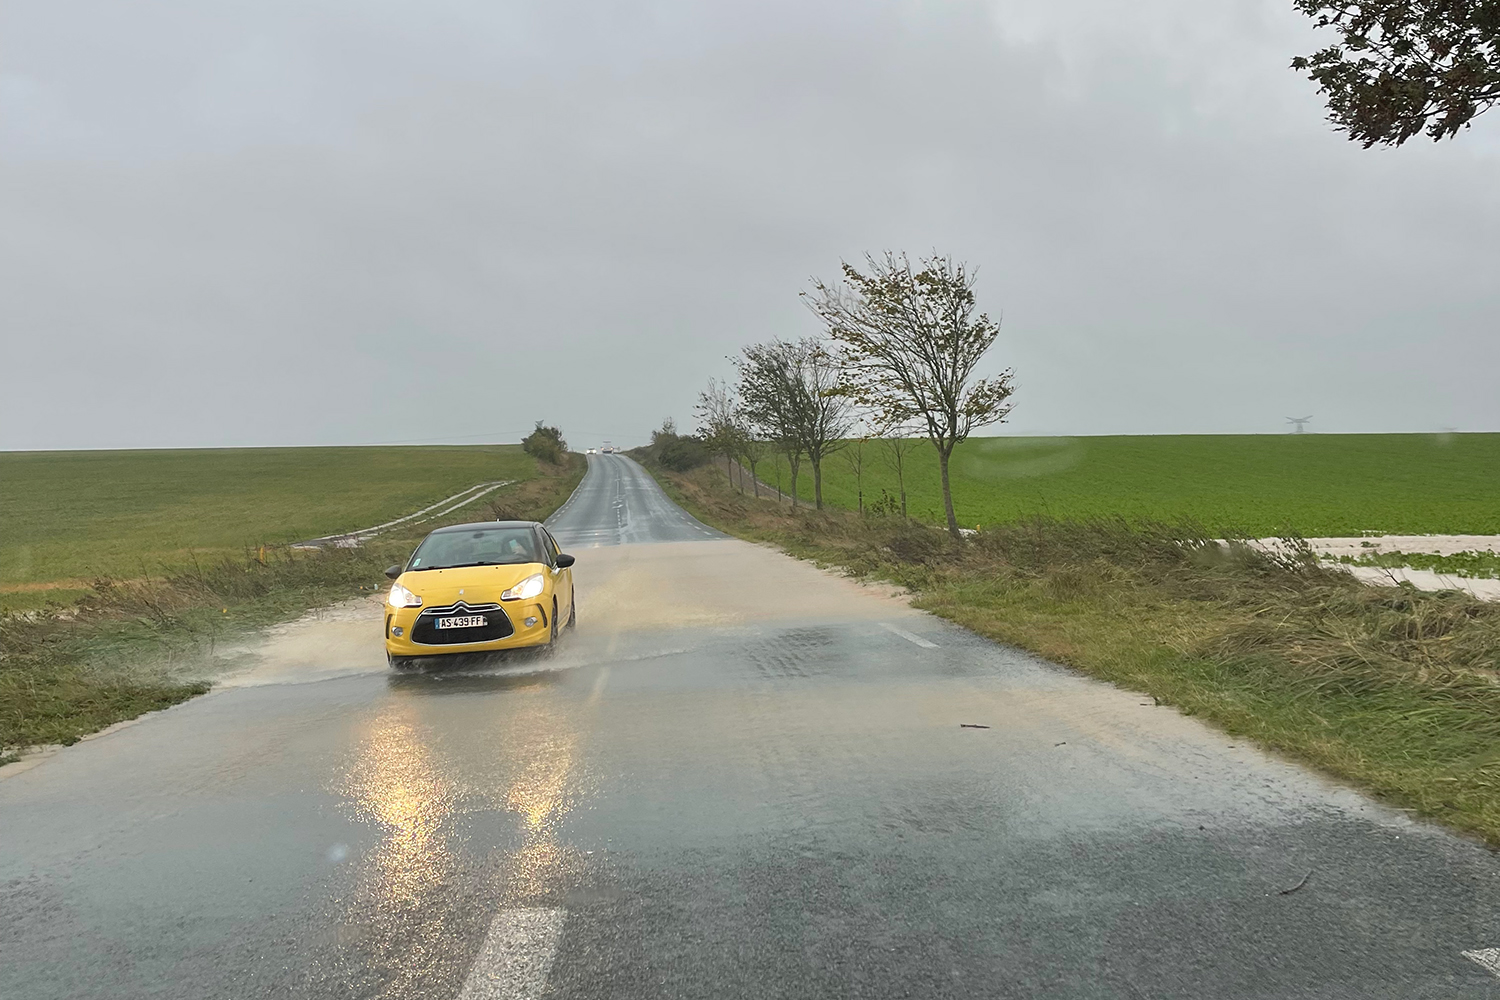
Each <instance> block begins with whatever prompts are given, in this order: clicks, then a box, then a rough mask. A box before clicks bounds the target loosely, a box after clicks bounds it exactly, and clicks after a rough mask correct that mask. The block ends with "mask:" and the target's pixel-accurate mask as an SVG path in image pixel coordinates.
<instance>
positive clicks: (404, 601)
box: [385, 583, 422, 608]
mask: <svg viewBox="0 0 1500 1000" xmlns="http://www.w3.org/2000/svg"><path fill="white" fill-rule="evenodd" d="M385 603H387V604H389V605H390V606H391V607H393V608H420V607H421V606H422V599H421V598H420V597H418V596H417V595H416V594H413V593H412V592H411V591H409V590H407V589H406V588H405V587H403V586H401V584H399V583H393V584H391V596H389V597H387V598H386V599H385Z"/></svg>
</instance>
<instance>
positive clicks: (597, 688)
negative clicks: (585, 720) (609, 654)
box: [584, 666, 609, 705]
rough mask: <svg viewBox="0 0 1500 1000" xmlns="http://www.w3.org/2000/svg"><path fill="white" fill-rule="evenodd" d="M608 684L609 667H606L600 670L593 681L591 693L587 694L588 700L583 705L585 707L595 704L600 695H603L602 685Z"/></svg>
mask: <svg viewBox="0 0 1500 1000" xmlns="http://www.w3.org/2000/svg"><path fill="white" fill-rule="evenodd" d="M608 683H609V667H607V666H606V667H604V668H603V669H601V670H600V671H599V676H598V678H597V679H596V680H595V681H594V688H593V690H592V691H590V692H589V699H588V701H587V702H585V703H584V704H586V705H593V704H594V703H595V702H597V701H598V700H599V696H600V695H602V694H604V685H606V684H608Z"/></svg>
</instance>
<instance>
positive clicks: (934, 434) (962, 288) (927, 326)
mask: <svg viewBox="0 0 1500 1000" xmlns="http://www.w3.org/2000/svg"><path fill="white" fill-rule="evenodd" d="M865 264H866V269H865V270H864V271H860V270H859V269H858V268H855V267H854V266H852V265H850V264H849V263H847V262H846V263H844V265H843V280H842V281H838V282H834V283H833V284H825V283H823V282H821V281H820V282H817V283H816V284H815V285H814V287H813V291H812V292H809V293H805V300H806V301H807V303H808V305H809V306H810V307H811V308H812V310H813V312H814V313H816V314H817V315H818V317H819V318H820V319H822V320H823V322H824V323H826V324H827V326H828V332H829V334H830V335H831V336H832V337H833V339H834V340H835V341H837V342H838V343H839V344H840V345H841V347H842V349H843V365H842V373H843V381H842V383H841V389H840V391H841V392H842V393H843V394H844V395H846V396H848V397H849V398H851V399H853V400H855V401H856V402H857V403H858V404H859V405H860V406H862V407H863V408H865V409H866V410H867V411H868V412H869V414H870V420H871V423H872V424H874V426H875V427H876V428H877V430H878V431H880V432H882V433H884V432H889V431H891V430H892V429H895V428H901V427H908V426H915V427H916V428H917V429H919V430H920V431H921V432H922V433H925V434H926V436H927V439H928V440H929V441H931V442H932V445H933V447H934V448H936V449H937V453H938V466H939V469H940V471H941V473H942V484H943V505H944V508H945V510H946V513H947V515H948V530H949V532H951V533H952V534H953V535H954V536H955V537H957V536H958V534H959V531H958V519H957V517H956V516H955V514H954V512H953V493H952V490H951V489H950V488H949V483H948V459H949V457H950V456H951V455H952V454H953V449H954V448H955V447H956V446H957V445H958V444H959V443H960V442H962V441H964V440H965V439H966V438H968V436H969V433H970V432H971V431H972V430H974V428H976V427H983V426H986V425H988V424H993V423H998V422H999V421H1002V420H1004V419H1005V417H1006V415H1007V414H1008V413H1010V410H1011V404H1010V403H1009V402H1008V400H1009V398H1010V395H1011V393H1012V392H1013V391H1014V386H1013V385H1012V379H1013V373H1012V372H1011V371H1010V370H1009V369H1007V370H1006V371H1004V372H1002V373H1001V374H999V375H997V376H995V377H993V378H975V377H974V370H975V368H976V367H977V366H978V364H979V361H980V359H981V358H983V357H984V355H985V353H986V352H987V351H988V350H989V349H990V347H991V346H992V345H993V344H994V343H995V338H996V337H997V336H999V333H1000V324H999V323H998V322H997V321H995V320H992V319H990V317H989V315H988V314H986V313H982V312H981V313H978V314H977V315H976V309H977V308H978V307H977V303H976V300H975V296H974V275H973V273H972V272H970V271H969V269H968V268H967V266H966V265H964V264H962V263H954V261H953V259H952V258H950V257H939V256H936V255H933V256H930V257H924V258H922V259H921V260H920V261H919V262H918V264H917V266H916V267H913V266H912V263H911V261H910V260H909V259H908V258H907V256H906V255H905V254H899V255H898V254H893V253H886V254H884V255H883V256H881V257H879V258H876V257H870V256H867V257H866V258H865Z"/></svg>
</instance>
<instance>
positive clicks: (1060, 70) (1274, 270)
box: [0, 0, 1500, 449]
mask: <svg viewBox="0 0 1500 1000" xmlns="http://www.w3.org/2000/svg"><path fill="white" fill-rule="evenodd" d="M1289 8H1290V0H1264V2H1263V0H1134V2H1131V3H1124V2H1120V0H1072V2H1070V0H992V2H988V3H979V2H973V3H969V2H962V0H951V2H927V3H922V2H889V0H859V2H852V0H851V2H836V0H796V2H790V0H753V2H750V0H715V2H713V3H705V2H702V0H676V2H673V0H668V2H657V3H650V2H630V0H623V2H619V0H616V2H610V0H531V2H508V0H483V2H480V0H464V2H459V0H422V2H420V3H417V2H410V0H408V2H404V3H403V2H396V0H255V2H250V0H237V2H213V0H142V2H138V3H130V4H121V3H119V2H118V0H76V2H70V3H66V4H60V3H56V2H54V0H8V2H7V3H5V4H4V5H3V6H0V213H3V218H0V324H3V325H0V337H3V341H4V343H3V350H4V353H3V355H0V356H3V358H4V373H5V385H4V391H3V393H0V449H14V448H80V447H81V448H88V447H152V446H160V447H175V446H188V445H192V446H199V445H205V446H208V445H251V444H254V445H293V444H345V443H349V444H356V443H409V442H427V441H451V442H456V443H465V442H472V441H493V440H517V439H518V438H519V436H520V433H521V432H523V431H524V430H525V428H527V427H529V426H530V425H531V423H532V422H533V421H534V420H536V419H546V420H547V421H549V422H556V423H559V424H560V425H561V426H562V427H563V429H564V431H565V432H566V433H567V436H568V438H569V439H570V441H571V442H572V443H573V444H574V445H575V446H583V445H588V444H596V443H598V441H599V440H601V439H603V438H612V439H613V440H615V441H616V442H618V443H634V442H638V441H640V440H641V439H642V438H644V437H645V436H646V435H647V434H648V432H649V430H650V429H651V428H652V427H653V426H656V425H657V424H659V423H660V422H661V420H662V418H663V417H666V416H673V417H675V418H676V419H677V421H678V422H679V424H682V425H690V424H691V411H692V403H693V400H694V398H695V396H696V393H697V391H698V389H699V388H701V386H702V384H703V383H704V381H705V380H706V379H708V378H709V377H711V376H718V377H722V376H724V375H726V374H728V373H729V370H730V369H729V366H728V363H727V362H726V361H725V356H726V355H728V354H732V353H734V352H736V351H737V350H738V349H739V347H740V346H741V345H743V344H745V343H748V342H751V341H755V340H764V339H769V338H772V337H777V336H782V337H794V336H803V335H808V334H813V333H816V332H817V326H816V324H815V322H814V321H813V319H812V317H811V316H810V314H808V313H807V311H806V310H805V309H804V308H803V307H802V305H801V303H800V302H799V300H798V298H797V293H798V291H799V290H801V289H803V288H805V287H807V284H808V282H809V279H810V278H811V277H812V276H814V275H823V276H831V275H833V274H834V273H835V272H836V270H837V267H838V263H839V259H840V258H841V257H846V258H856V257H858V256H859V255H861V254H863V253H864V252H866V251H879V250H882V249H885V248H895V249H907V250H910V251H912V252H914V253H916V252H921V251H925V250H929V249H932V248H937V249H940V250H941V251H943V252H946V253H951V254H953V255H955V256H958V257H961V258H964V259H966V260H968V261H969V262H970V263H972V264H975V265H978V267H979V269H980V285H979V294H980V301H981V304H982V305H983V306H984V307H985V308H987V309H988V310H990V311H991V312H992V313H1003V315H1004V328H1003V332H1002V335H1001V340H1000V342H999V343H998V344H997V346H996V348H995V350H994V352H993V365H991V367H992V368H996V369H998V368H1000V367H1004V366H1014V368H1015V369H1016V380H1017V382H1018V384H1019V386H1020V388H1019V391H1018V393H1017V396H1016V403H1017V406H1016V410H1015V412H1014V414H1013V417H1012V420H1011V422H1010V423H1009V424H1007V425H1005V426H1004V427H1002V428H1000V429H999V432H1001V433H1020V434H1032V433H1035V434H1099V433H1177V432H1269V433H1277V432H1281V431H1282V430H1284V429H1285V423H1284V420H1285V418H1286V417H1288V416H1302V415H1305V414H1309V413H1311V414H1313V415H1314V420H1313V423H1312V425H1311V429H1314V430H1321V431H1437V430H1441V429H1444V428H1456V429H1459V430H1500V392H1497V390H1496V373H1497V371H1500V280H1497V276H1500V112H1495V113H1493V114H1492V115H1491V117H1490V118H1489V119H1488V120H1486V119H1480V121H1479V124H1478V125H1477V126H1476V127H1475V128H1474V129H1472V130H1471V131H1469V132H1466V133H1464V134H1463V135H1461V136H1460V137H1459V138H1458V139H1457V140H1455V141H1451V142H1445V143H1443V144H1441V145H1435V144H1433V143H1431V142H1428V141H1426V140H1414V141H1413V142H1411V143H1409V144H1408V145H1407V146H1406V147H1404V148H1401V149H1399V150H1362V149H1360V148H1359V147H1358V146H1357V145H1355V144H1353V143H1350V142H1348V141H1347V140H1346V139H1344V138H1342V137H1341V136H1339V135H1337V134H1336V133H1334V132H1332V131H1331V130H1330V129H1329V128H1328V126H1327V125H1326V124H1325V122H1324V120H1323V108H1322V105H1321V103H1320V101H1319V99H1318V97H1317V95H1316V94H1315V93H1314V90H1313V87H1312V85H1311V84H1310V83H1308V82H1307V81H1306V80H1303V79H1301V78H1300V77H1299V76H1298V75H1297V74H1295V73H1293V72H1292V71H1290V70H1289V69H1287V62H1288V60H1289V59H1290V58H1291V56H1293V55H1295V54H1298V53H1303V52H1308V51H1310V50H1311V49H1312V48H1313V47H1315V46H1316V45H1317V44H1318V41H1319V39H1318V38H1317V36H1316V34H1315V33H1314V32H1313V31H1312V30H1311V29H1310V27H1309V25H1308V24H1307V23H1306V22H1305V20H1304V19H1302V18H1300V17H1299V16H1298V15H1296V14H1294V13H1293V12H1292V11H1291V10H1290V9H1289Z"/></svg>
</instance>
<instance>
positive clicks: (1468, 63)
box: [1292, 0, 1500, 149]
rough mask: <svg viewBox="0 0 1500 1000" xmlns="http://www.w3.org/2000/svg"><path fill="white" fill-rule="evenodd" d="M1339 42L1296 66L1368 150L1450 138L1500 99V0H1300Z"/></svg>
mask: <svg viewBox="0 0 1500 1000" xmlns="http://www.w3.org/2000/svg"><path fill="white" fill-rule="evenodd" d="M1293 3H1294V5H1295V6H1296V8H1297V10H1299V11H1301V12H1302V13H1304V14H1307V15H1308V16H1309V17H1311V18H1313V19H1314V21H1315V22H1316V23H1317V25H1318V27H1320V28H1332V29H1334V30H1335V31H1337V32H1338V33H1339V35H1340V36H1341V37H1340V40H1339V41H1338V42H1336V43H1334V44H1333V45H1329V46H1328V47H1326V48H1324V49H1321V50H1319V51H1318V52H1315V53H1313V54H1312V55H1310V56H1298V57H1297V58H1295V59H1293V60H1292V68H1293V69H1297V70H1301V71H1303V72H1306V73H1307V76H1308V78H1309V79H1310V80H1313V81H1314V82H1316V83H1317V84H1318V89H1319V92H1320V93H1323V94H1325V95H1327V99H1328V117H1329V120H1330V121H1332V122H1333V124H1334V126H1335V127H1336V128H1338V129H1339V130H1341V131H1343V132H1347V133H1348V135H1349V138H1350V139H1353V140H1354V141H1356V142H1358V143H1360V144H1362V145H1363V146H1364V147H1365V148H1367V149H1368V148H1369V147H1370V146H1373V145H1375V144H1376V143H1381V144H1385V145H1391V146H1399V145H1400V144H1401V143H1403V142H1405V141H1406V140H1407V139H1410V138H1411V137H1412V136H1415V135H1417V134H1418V133H1420V132H1423V131H1425V132H1426V133H1427V135H1428V136H1430V137H1431V138H1432V139H1434V140H1438V139H1442V138H1445V137H1451V136H1453V135H1455V134H1456V133H1457V132H1458V130H1459V129H1461V128H1465V127H1467V126H1468V125H1469V123H1470V122H1471V121H1472V120H1473V119H1474V118H1475V117H1476V116H1477V115H1479V114H1481V113H1482V112H1484V111H1485V110H1486V109H1488V108H1489V107H1490V106H1492V105H1493V104H1495V102H1496V101H1500V0H1366V2H1360V3H1342V4H1331V3H1328V2H1326V0H1293Z"/></svg>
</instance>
